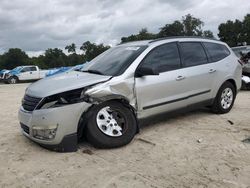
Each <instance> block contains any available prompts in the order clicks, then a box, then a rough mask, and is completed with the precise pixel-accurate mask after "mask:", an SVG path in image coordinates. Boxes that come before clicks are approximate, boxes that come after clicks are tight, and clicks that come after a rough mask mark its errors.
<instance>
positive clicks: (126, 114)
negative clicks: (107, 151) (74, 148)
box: [86, 101, 137, 148]
mask: <svg viewBox="0 0 250 188" xmlns="http://www.w3.org/2000/svg"><path fill="white" fill-rule="evenodd" d="M136 131H137V124H136V119H135V116H134V114H133V112H132V111H131V110H130V109H129V108H127V107H126V106H124V105H122V104H121V103H119V102H116V101H108V102H104V103H102V104H99V105H97V106H94V107H93V108H92V109H91V110H90V111H89V113H88V123H87V132H86V137H87V140H88V141H89V142H90V143H91V144H93V145H94V146H95V147H98V148H114V147H120V146H123V145H126V144H128V143H129V142H130V141H131V140H132V139H133V138H134V135H135V134H136Z"/></svg>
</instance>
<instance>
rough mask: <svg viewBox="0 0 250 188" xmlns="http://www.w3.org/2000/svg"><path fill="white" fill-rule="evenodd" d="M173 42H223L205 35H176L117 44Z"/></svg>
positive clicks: (132, 44) (134, 44)
mask: <svg viewBox="0 0 250 188" xmlns="http://www.w3.org/2000/svg"><path fill="white" fill-rule="evenodd" d="M172 41H173V42H174V41H180V42H184V41H187V42H188V41H194V42H196V41H197V42H214V43H221V44H225V43H224V42H221V41H219V40H217V39H211V38H205V37H195V36H190V37H188V36H177V37H166V38H159V39H155V40H142V41H133V42H126V43H122V44H120V45H119V46H146V45H147V46H151V45H157V44H162V43H165V42H172Z"/></svg>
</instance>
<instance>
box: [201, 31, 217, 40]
mask: <svg viewBox="0 0 250 188" xmlns="http://www.w3.org/2000/svg"><path fill="white" fill-rule="evenodd" d="M202 36H203V37H207V38H211V39H213V38H214V34H213V32H212V31H210V30H205V31H203V34H202Z"/></svg>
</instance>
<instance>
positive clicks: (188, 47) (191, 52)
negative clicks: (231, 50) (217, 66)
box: [180, 42, 207, 67]
mask: <svg viewBox="0 0 250 188" xmlns="http://www.w3.org/2000/svg"><path fill="white" fill-rule="evenodd" d="M180 47H181V56H182V61H183V64H184V66H185V67H192V66H196V65H202V64H205V63H207V55H206V53H205V51H204V48H203V46H202V44H201V43H199V42H181V43H180Z"/></svg>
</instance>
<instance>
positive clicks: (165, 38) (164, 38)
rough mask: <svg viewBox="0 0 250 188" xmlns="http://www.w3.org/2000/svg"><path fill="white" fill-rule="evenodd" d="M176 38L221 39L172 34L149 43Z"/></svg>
mask: <svg viewBox="0 0 250 188" xmlns="http://www.w3.org/2000/svg"><path fill="white" fill-rule="evenodd" d="M175 38H181V39H182V38H191V39H192V38H193V39H208V40H214V41H220V40H218V39H213V38H208V37H200V36H172V37H163V38H158V39H155V40H152V41H150V42H149V43H154V42H158V41H161V40H167V39H175Z"/></svg>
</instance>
